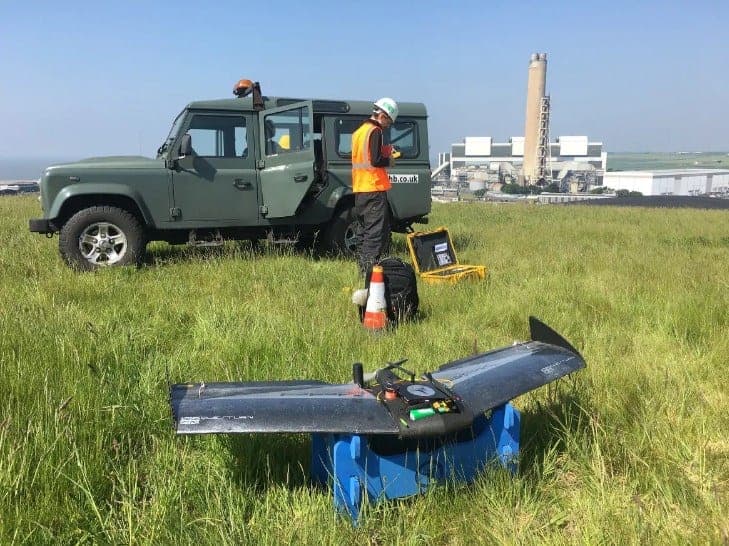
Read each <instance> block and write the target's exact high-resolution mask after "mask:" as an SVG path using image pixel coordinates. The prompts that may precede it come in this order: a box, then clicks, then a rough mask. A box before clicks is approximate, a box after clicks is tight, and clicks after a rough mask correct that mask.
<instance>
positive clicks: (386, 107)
mask: <svg viewBox="0 0 729 546" xmlns="http://www.w3.org/2000/svg"><path fill="white" fill-rule="evenodd" d="M375 108H376V109H377V110H381V111H383V112H385V114H387V115H388V116H389V117H390V119H391V120H392V121H393V122H394V121H395V120H396V119H397V114H398V112H399V111H400V109H399V108H398V107H397V103H396V102H395V101H394V100H392V99H391V98H390V97H382V98H381V99H380V100H378V101H377V102H375Z"/></svg>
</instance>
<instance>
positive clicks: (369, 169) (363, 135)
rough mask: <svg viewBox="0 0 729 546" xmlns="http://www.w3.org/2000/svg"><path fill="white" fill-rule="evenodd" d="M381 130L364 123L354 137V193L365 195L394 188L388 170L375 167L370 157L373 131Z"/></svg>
mask: <svg viewBox="0 0 729 546" xmlns="http://www.w3.org/2000/svg"><path fill="white" fill-rule="evenodd" d="M379 130H381V129H380V128H379V127H377V126H376V125H375V124H374V123H370V122H369V121H366V122H364V123H363V124H362V125H361V126H360V127H359V129H357V130H356V131H355V132H354V134H353V135H352V191H353V192H354V193H364V192H372V191H387V190H389V189H390V188H391V187H392V184H391V183H390V177H389V176H388V175H387V169H385V168H384V167H373V166H372V158H371V157H370V136H372V131H379Z"/></svg>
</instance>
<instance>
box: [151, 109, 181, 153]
mask: <svg viewBox="0 0 729 546" xmlns="http://www.w3.org/2000/svg"><path fill="white" fill-rule="evenodd" d="M184 113H185V110H183V111H182V112H180V113H179V114H177V117H176V118H175V121H173V122H172V128H171V129H170V132H169V134H168V135H167V138H166V139H165V141H164V142H163V143H162V146H160V147H159V148H157V157H158V158H159V157H161V156H162V155H163V154H164V153H165V152H166V151H167V148H168V147H169V146H170V144H172V141H173V140H175V137H176V136H177V133H178V132H179V131H180V125H182V121H183V120H184V119H185V116H184V115H183V114H184Z"/></svg>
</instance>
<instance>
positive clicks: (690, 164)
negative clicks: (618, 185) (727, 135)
mask: <svg viewBox="0 0 729 546" xmlns="http://www.w3.org/2000/svg"><path fill="white" fill-rule="evenodd" d="M607 166H608V170H612V171H633V170H635V171H650V170H653V169H729V153H727V152H699V153H693V152H684V153H677V152H671V153H668V152H666V153H658V152H653V153H627V152H626V153H612V152H609V153H608V160H607Z"/></svg>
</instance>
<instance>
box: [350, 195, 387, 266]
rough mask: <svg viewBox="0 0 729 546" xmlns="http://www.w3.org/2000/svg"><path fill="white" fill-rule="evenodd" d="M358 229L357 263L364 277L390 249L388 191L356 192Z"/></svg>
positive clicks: (355, 212) (355, 203)
mask: <svg viewBox="0 0 729 546" xmlns="http://www.w3.org/2000/svg"><path fill="white" fill-rule="evenodd" d="M354 215H355V218H356V229H357V263H358V265H359V271H360V274H361V275H362V276H363V277H364V276H366V275H367V271H368V270H369V268H370V267H372V265H373V264H375V263H376V262H377V261H379V259H380V258H383V257H385V256H387V253H388V252H389V251H390V234H391V231H392V230H391V227H390V207H389V205H388V204H387V192H384V191H373V192H366V193H355V194H354Z"/></svg>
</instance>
